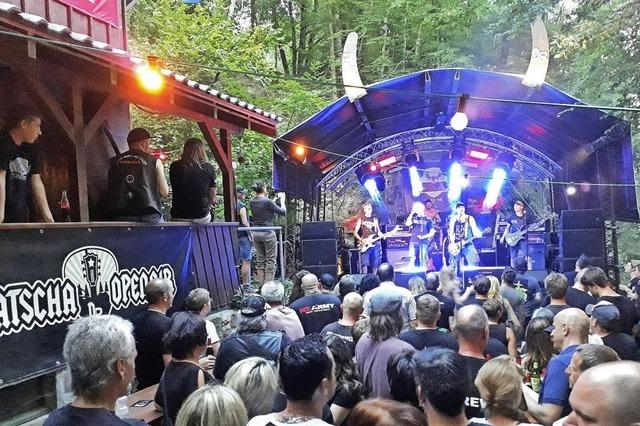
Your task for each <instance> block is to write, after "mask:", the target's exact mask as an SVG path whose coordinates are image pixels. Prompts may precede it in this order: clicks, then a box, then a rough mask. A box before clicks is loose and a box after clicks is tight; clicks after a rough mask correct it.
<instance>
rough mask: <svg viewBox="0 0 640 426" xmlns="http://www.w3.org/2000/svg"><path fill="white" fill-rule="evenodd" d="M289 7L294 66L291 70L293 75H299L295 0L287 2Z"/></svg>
mask: <svg viewBox="0 0 640 426" xmlns="http://www.w3.org/2000/svg"><path fill="white" fill-rule="evenodd" d="M287 8H288V11H289V19H290V20H291V67H292V68H293V69H292V70H291V71H292V72H293V75H298V70H297V68H296V67H297V64H298V45H297V43H296V42H297V40H298V38H297V37H296V19H295V17H294V16H293V0H289V1H288V2H287Z"/></svg>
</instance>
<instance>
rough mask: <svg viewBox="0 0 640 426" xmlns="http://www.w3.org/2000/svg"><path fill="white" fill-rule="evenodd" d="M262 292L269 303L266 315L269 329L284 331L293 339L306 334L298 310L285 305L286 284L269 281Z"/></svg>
mask: <svg viewBox="0 0 640 426" xmlns="http://www.w3.org/2000/svg"><path fill="white" fill-rule="evenodd" d="M260 294H262V297H264V300H265V301H266V302H267V303H268V305H269V309H268V310H267V313H266V316H265V318H266V320H267V327H266V329H267V330H270V331H284V333H285V334H286V335H287V336H289V337H290V338H291V340H296V339H299V338H301V337H303V336H304V330H303V329H302V324H301V323H300V318H298V315H297V314H296V312H295V311H294V310H293V309H291V308H287V307H286V306H284V305H283V299H284V286H283V285H282V283H281V282H280V281H267V282H266V283H264V285H263V286H262V288H261V289H260Z"/></svg>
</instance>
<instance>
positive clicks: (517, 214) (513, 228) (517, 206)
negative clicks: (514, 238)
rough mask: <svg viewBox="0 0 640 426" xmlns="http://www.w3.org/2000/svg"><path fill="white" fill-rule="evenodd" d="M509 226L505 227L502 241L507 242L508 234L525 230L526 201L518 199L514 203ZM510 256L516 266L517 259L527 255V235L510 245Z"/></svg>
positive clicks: (512, 264) (513, 266) (509, 217)
mask: <svg viewBox="0 0 640 426" xmlns="http://www.w3.org/2000/svg"><path fill="white" fill-rule="evenodd" d="M507 222H508V223H509V226H508V227H506V228H505V230H504V233H503V234H502V236H501V237H500V242H501V243H502V244H504V243H505V238H506V237H507V235H508V234H513V233H515V232H518V231H523V230H524V229H525V228H526V227H527V215H526V214H525V212H524V203H523V202H522V201H520V200H517V201H516V202H515V203H513V213H511V214H510V215H509V216H507ZM509 256H510V258H511V267H512V268H515V267H516V259H517V258H519V257H526V256H527V237H526V235H525V236H523V237H522V238H521V239H520V240H518V242H517V243H516V244H515V245H513V246H511V245H510V246H509Z"/></svg>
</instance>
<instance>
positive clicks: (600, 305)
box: [584, 300, 618, 316]
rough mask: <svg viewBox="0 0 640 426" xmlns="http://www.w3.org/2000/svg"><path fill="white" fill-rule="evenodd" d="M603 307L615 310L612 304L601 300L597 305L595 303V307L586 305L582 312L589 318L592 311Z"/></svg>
mask: <svg viewBox="0 0 640 426" xmlns="http://www.w3.org/2000/svg"><path fill="white" fill-rule="evenodd" d="M603 306H613V307H614V308H615V305H614V304H613V303H611V302H607V301H606V300H601V301H599V302H598V303H596V304H595V305H594V304H591V303H590V304H588V305H587V306H586V307H585V308H584V311H585V312H586V313H587V315H589V316H591V315H593V311H594V310H595V309H596V308H601V307H603ZM616 309H618V308H616Z"/></svg>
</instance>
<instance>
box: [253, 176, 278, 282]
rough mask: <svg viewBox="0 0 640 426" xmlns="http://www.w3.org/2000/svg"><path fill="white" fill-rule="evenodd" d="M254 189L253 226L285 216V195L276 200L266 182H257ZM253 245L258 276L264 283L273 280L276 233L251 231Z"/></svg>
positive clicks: (270, 222)
mask: <svg viewBox="0 0 640 426" xmlns="http://www.w3.org/2000/svg"><path fill="white" fill-rule="evenodd" d="M253 190H254V191H255V196H254V197H253V198H252V199H251V200H250V201H249V206H250V207H251V213H252V215H253V225H252V226H255V227H257V226H273V221H274V220H275V217H276V215H278V216H284V215H285V214H287V211H286V209H285V207H284V196H279V197H277V198H276V199H275V201H279V203H280V205H278V204H276V203H275V201H272V200H270V199H269V198H268V197H267V185H265V183H264V182H256V183H255V185H254V187H253ZM251 235H252V236H253V245H254V246H255V248H256V278H257V280H258V284H259V285H262V284H263V283H265V282H267V281H272V280H273V277H274V276H275V273H276V258H277V257H278V252H277V242H278V239H277V238H276V233H275V232H274V231H251Z"/></svg>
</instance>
